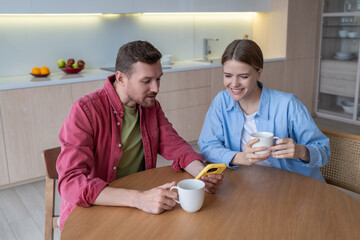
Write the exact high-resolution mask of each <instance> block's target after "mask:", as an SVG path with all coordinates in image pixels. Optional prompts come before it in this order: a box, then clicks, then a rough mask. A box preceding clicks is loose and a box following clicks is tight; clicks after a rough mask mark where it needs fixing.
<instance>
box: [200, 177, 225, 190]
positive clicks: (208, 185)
mask: <svg viewBox="0 0 360 240" xmlns="http://www.w3.org/2000/svg"><path fill="white" fill-rule="evenodd" d="M223 178H224V175H223V174H222V173H221V174H209V175H206V176H202V177H201V178H200V179H201V180H202V181H203V182H204V183H205V190H206V191H207V192H209V193H215V192H216V191H217V190H218V188H219V187H220V186H221V184H222V180H223Z"/></svg>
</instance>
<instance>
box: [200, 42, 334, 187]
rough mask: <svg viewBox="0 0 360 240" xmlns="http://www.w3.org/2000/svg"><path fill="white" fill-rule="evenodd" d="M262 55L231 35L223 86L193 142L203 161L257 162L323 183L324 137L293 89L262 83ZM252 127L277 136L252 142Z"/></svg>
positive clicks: (327, 153) (327, 150) (326, 148)
mask: <svg viewBox="0 0 360 240" xmlns="http://www.w3.org/2000/svg"><path fill="white" fill-rule="evenodd" d="M263 62H264V60H263V55H262V51H261V49H260V48H259V46H258V45H257V44H256V43H255V42H253V41H251V40H235V41H233V42H232V43H230V45H229V46H227V48H226V49H225V52H224V54H223V56H222V61H221V63H222V65H223V68H224V86H225V87H226V90H224V91H222V92H220V93H218V94H217V96H216V97H215V98H214V100H213V102H212V104H211V106H210V108H209V110H208V113H207V115H206V118H205V121H204V125H203V128H202V131H201V134H200V138H199V141H198V145H199V147H200V150H201V153H202V154H203V156H204V157H205V160H206V161H208V162H211V163H226V164H227V166H228V167H230V168H236V167H237V166H238V165H252V164H259V165H265V166H271V167H276V168H281V169H284V170H288V171H293V172H297V173H300V174H303V175H305V176H309V177H312V178H315V179H318V180H320V181H323V182H325V180H324V178H323V176H322V173H321V171H320V169H319V168H320V167H322V166H324V165H326V164H327V163H328V162H329V156H330V147H329V139H328V138H327V137H326V136H325V135H324V134H322V132H321V131H320V130H319V129H318V128H317V126H316V125H315V123H314V121H313V120H312V117H311V116H310V114H309V112H308V111H307V109H306V108H305V106H304V105H303V104H302V103H301V102H300V100H299V99H298V98H297V97H296V96H295V95H293V94H289V93H284V92H280V91H276V90H273V89H269V88H266V87H265V86H264V85H263V84H262V83H261V82H260V77H261V73H262V70H263ZM253 132H272V133H273V134H274V136H277V137H279V138H280V139H279V140H277V141H276V143H275V145H274V146H272V147H270V148H268V150H269V151H270V152H269V153H264V154H259V153H258V154H256V152H259V151H263V150H266V149H267V148H266V147H252V146H253V144H254V143H256V142H258V141H259V139H252V140H250V134H251V133H253Z"/></svg>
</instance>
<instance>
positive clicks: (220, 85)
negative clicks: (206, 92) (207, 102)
mask: <svg viewBox="0 0 360 240" xmlns="http://www.w3.org/2000/svg"><path fill="white" fill-rule="evenodd" d="M223 79H224V70H223V68H222V67H220V68H212V69H211V101H212V100H213V99H214V97H216V95H217V94H218V93H219V92H220V91H222V90H225V86H224V80H223Z"/></svg>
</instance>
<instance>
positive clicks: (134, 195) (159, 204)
mask: <svg viewBox="0 0 360 240" xmlns="http://www.w3.org/2000/svg"><path fill="white" fill-rule="evenodd" d="M174 185H175V182H171V183H166V184H164V185H161V186H159V187H156V188H152V189H150V190H146V191H138V190H133V189H125V188H114V187H109V186H107V187H105V188H104V189H103V190H102V191H101V192H100V194H99V195H98V197H97V198H96V199H95V201H94V202H93V205H102V206H124V207H135V208H138V209H140V210H142V211H144V212H147V213H153V214H159V213H162V212H164V211H166V210H172V209H173V208H174V207H175V205H176V202H175V201H174V199H177V196H178V194H177V192H175V191H170V188H171V187H172V186H174Z"/></svg>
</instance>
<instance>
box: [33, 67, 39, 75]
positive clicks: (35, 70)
mask: <svg viewBox="0 0 360 240" xmlns="http://www.w3.org/2000/svg"><path fill="white" fill-rule="evenodd" d="M31 73H32V74H35V75H39V74H41V70H40V68H38V67H34V68H33V69H32V70H31Z"/></svg>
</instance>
